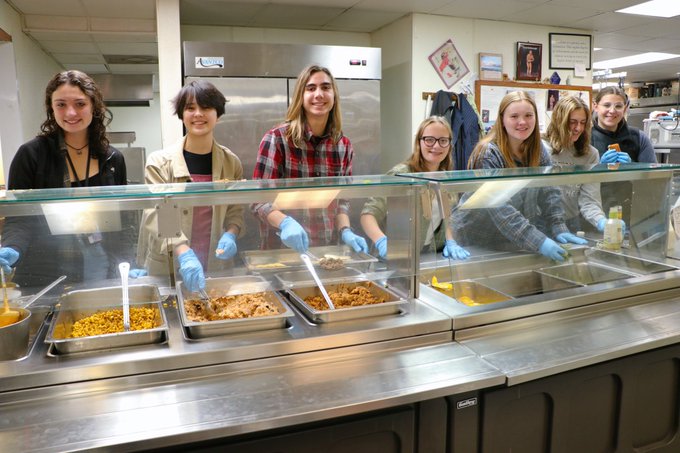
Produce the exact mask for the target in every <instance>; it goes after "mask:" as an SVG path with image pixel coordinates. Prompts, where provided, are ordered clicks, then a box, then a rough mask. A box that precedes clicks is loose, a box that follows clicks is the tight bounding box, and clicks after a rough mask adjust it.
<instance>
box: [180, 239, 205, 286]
mask: <svg viewBox="0 0 680 453" xmlns="http://www.w3.org/2000/svg"><path fill="white" fill-rule="evenodd" d="M177 261H179V272H180V274H182V280H183V281H184V286H186V288H187V289H188V290H189V291H191V292H196V291H198V290H199V289H205V275H203V266H202V265H201V262H200V261H199V260H198V257H197V256H196V254H195V253H194V251H193V250H191V249H189V250H187V251H186V252H184V253H182V254H181V255H180V256H178V257H177Z"/></svg>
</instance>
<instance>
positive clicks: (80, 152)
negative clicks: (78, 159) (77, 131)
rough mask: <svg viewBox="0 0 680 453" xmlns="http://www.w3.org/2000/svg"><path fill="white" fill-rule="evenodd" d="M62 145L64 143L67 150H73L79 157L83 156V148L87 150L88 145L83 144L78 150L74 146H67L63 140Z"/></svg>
mask: <svg viewBox="0 0 680 453" xmlns="http://www.w3.org/2000/svg"><path fill="white" fill-rule="evenodd" d="M64 143H66V146H68V147H69V148H71V149H72V150H74V151H75V152H76V153H77V154H78V155H79V156H80V155H81V154H83V150H84V149H85V148H87V145H89V143H85V144H84V145H83V146H81V147H80V148H76V147H75V146H72V145H69V144H68V142H67V141H66V140H64Z"/></svg>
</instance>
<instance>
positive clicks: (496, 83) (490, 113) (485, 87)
mask: <svg viewBox="0 0 680 453" xmlns="http://www.w3.org/2000/svg"><path fill="white" fill-rule="evenodd" d="M518 90H521V91H526V92H528V93H529V94H530V95H531V96H532V97H533V98H534V101H536V108H537V109H538V124H539V129H540V131H541V132H545V128H546V126H547V125H548V123H549V122H550V117H551V115H552V109H551V108H550V105H549V103H550V101H551V99H550V97H551V96H552V98H553V100H554V101H556V100H557V99H559V97H562V96H567V95H572V96H577V97H580V98H581V99H583V100H584V101H585V102H586V105H588V106H589V107H590V105H591V100H592V91H593V90H592V88H591V87H589V86H579V85H552V84H549V83H523V82H512V81H509V80H493V81H492V80H477V81H476V82H475V103H476V104H477V110H478V111H479V114H480V115H481V116H482V123H484V129H485V131H488V130H489V129H490V128H491V126H493V125H494V124H495V123H496V117H497V115H498V107H499V105H500V103H501V99H503V96H505V95H506V94H507V93H508V92H510V91H518Z"/></svg>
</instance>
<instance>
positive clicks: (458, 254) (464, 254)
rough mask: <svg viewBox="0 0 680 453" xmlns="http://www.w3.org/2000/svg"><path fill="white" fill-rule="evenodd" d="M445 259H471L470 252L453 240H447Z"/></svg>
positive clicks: (444, 251)
mask: <svg viewBox="0 0 680 453" xmlns="http://www.w3.org/2000/svg"><path fill="white" fill-rule="evenodd" d="M442 254H443V255H444V258H451V259H454V260H466V259H468V258H469V257H470V252H468V251H467V250H465V249H464V248H463V247H461V246H460V245H458V243H457V242H456V241H454V240H453V239H447V240H446V245H445V246H444V250H443V252H442Z"/></svg>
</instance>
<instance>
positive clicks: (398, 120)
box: [371, 14, 592, 170]
mask: <svg viewBox="0 0 680 453" xmlns="http://www.w3.org/2000/svg"><path fill="white" fill-rule="evenodd" d="M551 32H566V33H588V32H587V31H583V30H574V29H569V28H550V27H544V26H537V25H528V24H518V23H510V22H497V21H489V20H479V19H468V18H457V17H446V16H436V15H428V14H413V15H411V16H408V17H404V18H402V19H400V20H398V21H396V22H394V23H392V24H390V25H388V26H386V27H383V28H382V29H380V30H378V31H376V32H374V33H372V35H371V45H372V46H376V47H380V48H382V56H383V57H382V58H383V79H382V89H381V102H382V114H381V119H382V127H383V130H382V165H383V169H384V170H387V169H389V168H391V167H392V166H394V165H395V164H397V163H399V162H401V161H403V160H404V159H405V157H406V156H408V155H409V154H410V152H411V149H412V143H413V134H414V133H415V131H416V130H417V129H418V125H419V124H420V122H421V121H422V120H423V118H425V116H426V112H425V103H426V101H424V100H423V99H422V93H423V92H436V91H439V90H447V91H453V92H457V93H458V92H461V91H462V85H461V83H465V82H469V84H470V86H471V88H472V90H473V91H474V80H475V79H476V78H477V73H478V71H479V61H478V60H479V52H490V53H501V54H503V72H505V73H507V74H508V76H509V78H510V79H511V80H512V79H514V73H515V52H516V47H517V42H518V41H523V42H526V41H529V42H534V43H541V44H543V58H542V61H541V63H542V71H541V72H542V76H543V78H546V77H550V75H551V74H552V73H553V72H554V70H550V69H549V68H548V66H549V55H548V52H549V44H548V40H549V33H551ZM448 39H451V40H452V42H453V44H454V45H455V46H456V49H457V50H458V53H459V54H460V55H461V57H462V58H463V61H464V62H465V64H466V65H467V66H468V69H469V70H470V73H471V74H468V76H466V77H464V78H463V80H462V81H461V83H459V84H457V85H454V86H453V87H452V88H447V87H446V85H445V84H444V82H443V81H442V80H441V79H440V78H439V75H438V74H437V72H436V71H435V69H434V68H433V66H432V64H431V63H430V61H429V60H428V57H429V56H430V54H431V53H432V52H434V51H435V50H436V49H437V48H438V47H439V46H441V45H442V44H443V43H444V42H446V41H447V40H448ZM557 72H558V74H559V75H560V77H561V78H562V84H565V83H566V82H567V79H569V83H570V84H571V85H583V86H590V85H591V84H592V76H591V73H590V71H588V73H587V75H586V77H583V78H575V77H574V74H573V71H566V70H559V71H557ZM468 99H469V100H470V102H474V98H473V97H468Z"/></svg>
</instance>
